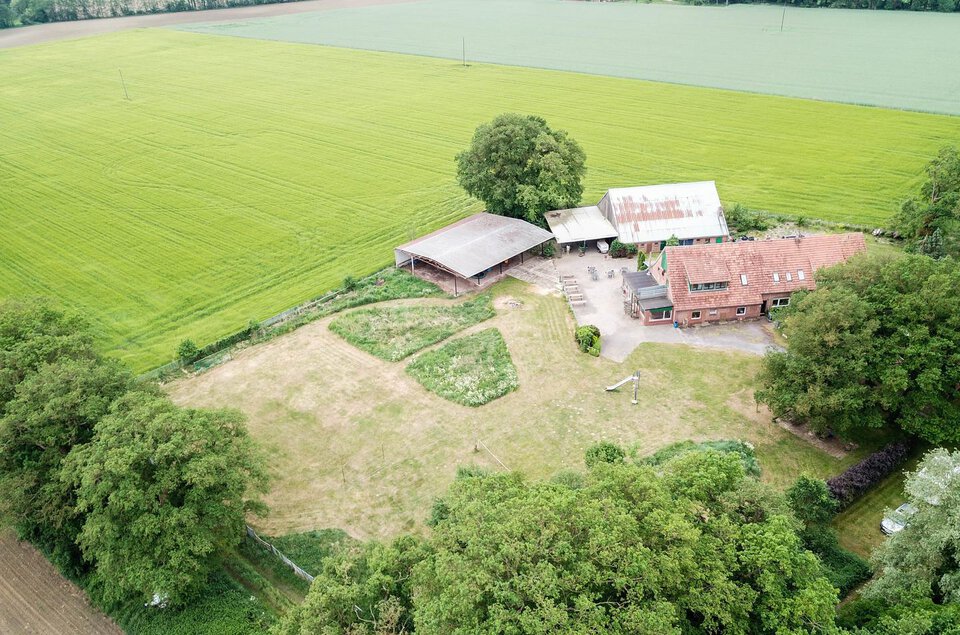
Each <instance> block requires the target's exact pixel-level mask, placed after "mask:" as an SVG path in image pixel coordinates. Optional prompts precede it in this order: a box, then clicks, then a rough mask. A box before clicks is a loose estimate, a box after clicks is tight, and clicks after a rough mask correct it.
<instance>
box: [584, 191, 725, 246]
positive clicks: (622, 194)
mask: <svg viewBox="0 0 960 635" xmlns="http://www.w3.org/2000/svg"><path fill="white" fill-rule="evenodd" d="M598 207H599V208H600V211H601V212H602V213H603V214H604V215H605V216H606V217H607V218H608V219H609V220H610V222H612V223H613V225H614V226H615V227H616V229H617V232H618V234H619V237H620V242H624V243H645V242H658V241H664V240H668V239H669V238H670V237H671V236H676V237H677V238H679V239H681V240H684V239H688V238H713V237H717V236H727V235H728V234H729V231H728V229H727V221H726V219H725V218H724V216H723V207H722V206H721V205H720V195H719V194H717V186H716V183H715V182H714V181H699V182H696V183H670V184H665V185H645V186H642V187H628V188H617V189H611V190H607V193H606V194H605V195H604V196H603V198H602V199H601V200H600V203H599V204H598Z"/></svg>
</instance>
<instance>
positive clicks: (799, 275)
mask: <svg viewBox="0 0 960 635" xmlns="http://www.w3.org/2000/svg"><path fill="white" fill-rule="evenodd" d="M805 278H806V276H804V275H803V269H797V280H803V279H805Z"/></svg>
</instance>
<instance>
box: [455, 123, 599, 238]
mask: <svg viewBox="0 0 960 635" xmlns="http://www.w3.org/2000/svg"><path fill="white" fill-rule="evenodd" d="M585 162H586V155H585V154H584V152H583V150H582V149H581V148H580V146H579V144H577V142H576V141H574V140H573V139H572V138H570V137H569V136H568V135H567V133H566V132H564V131H563V130H552V129H550V127H549V126H548V125H547V122H546V121H545V120H544V119H543V118H541V117H536V116H532V115H518V114H503V115H500V116H498V117H497V118H496V119H494V120H493V121H491V122H490V123H486V124H482V125H481V126H479V127H478V128H477V130H476V132H475V133H474V135H473V141H472V143H471V144H470V147H469V148H467V149H466V150H465V151H463V152H461V153H460V154H458V155H457V181H458V182H459V183H460V185H461V186H462V187H463V189H464V190H466V192H467V194H470V195H471V196H473V197H475V198H478V199H480V200H481V201H483V202H484V203H485V204H486V206H487V211H489V212H492V213H494V214H501V215H504V216H512V217H514V218H523V219H526V220H528V221H530V222H531V223H542V222H543V214H544V212H546V211H548V210H551V209H561V208H568V207H575V206H576V205H577V204H579V203H580V197H581V196H582V195H583V186H582V185H581V184H580V180H581V179H582V178H583V174H584V172H585V171H586V166H585Z"/></svg>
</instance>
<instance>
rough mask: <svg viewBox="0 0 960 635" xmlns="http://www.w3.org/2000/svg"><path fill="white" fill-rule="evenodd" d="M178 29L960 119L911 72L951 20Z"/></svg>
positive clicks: (357, 12) (703, 18)
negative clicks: (810, 100)
mask: <svg viewBox="0 0 960 635" xmlns="http://www.w3.org/2000/svg"><path fill="white" fill-rule="evenodd" d="M781 20H782V22H783V28H782V29H781V28H780V27H781ZM179 28H181V29H184V30H191V31H197V32H204V33H216V34H220V35H231V36H241V37H251V38H263V39H267V40H285V41H290V42H307V43H314V44H328V45H331V46H346V47H350V48H361V49H373V50H377V51H393V52H397V53H412V54H415V55H431V56H436V57H445V58H448V59H452V60H458V61H459V60H461V56H462V55H463V54H464V51H465V52H466V56H467V60H468V62H469V63H473V62H493V63H497V64H511V65H516V66H534V67H538V68H552V69H557V70H568V71H578V72H582V73H595V74H598V75H613V76H617V77H632V78H636V79H649V80H654V81H662V82H675V83H680V84H693V85H697V86H713V87H716V88H728V89H733V90H743V91H749V92H758V93H771V94H775V95H790V96H793V97H806V98H811V99H824V100H829V101H842V102H848V103H856V104H870V105H874V106H886V107H890V108H905V109H912V110H929V111H934V112H946V113H951V114H960V100H958V99H957V95H958V92H960V80H958V78H957V77H956V76H944V75H941V76H940V77H938V81H930V78H929V76H928V75H927V74H925V73H918V72H917V68H918V65H922V64H923V61H924V60H928V59H948V58H952V59H960V38H958V37H957V33H958V32H960V15H956V14H950V13H932V12H913V11H869V12H868V11H844V10H841V9H819V10H818V9H811V8H801V9H795V8H792V7H791V8H790V9H789V10H788V11H787V12H786V13H784V12H783V10H782V9H781V7H779V6H760V5H737V4H735V5H732V6H702V7H694V6H684V5H677V4H669V3H657V4H649V3H636V2H604V3H598V2H558V1H557V0H421V1H419V2H410V3H401V4H391V5H380V6H369V7H358V8H350V9H341V10H339V11H325V12H322V13H306V14H297V15H285V16H279V17H272V18H259V19H253V20H242V21H236V22H217V23H213V24H201V25H189V26H182V27H179ZM681 43H682V44H681Z"/></svg>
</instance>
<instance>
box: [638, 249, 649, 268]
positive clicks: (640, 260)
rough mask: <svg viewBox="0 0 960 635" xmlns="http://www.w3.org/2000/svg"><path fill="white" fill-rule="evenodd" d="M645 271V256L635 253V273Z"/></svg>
mask: <svg viewBox="0 0 960 635" xmlns="http://www.w3.org/2000/svg"><path fill="white" fill-rule="evenodd" d="M646 270H647V254H645V253H643V252H642V251H638V252H637V271H646Z"/></svg>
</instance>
